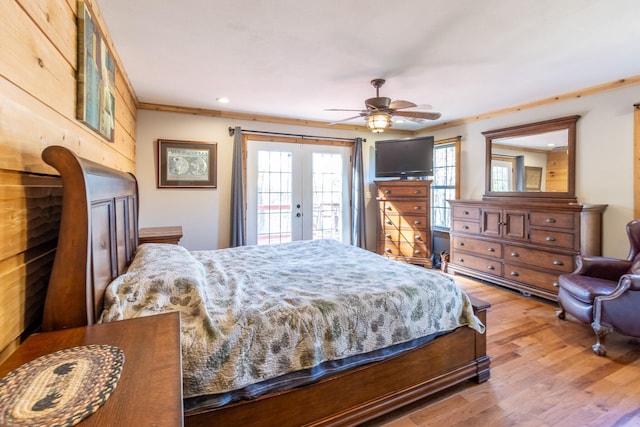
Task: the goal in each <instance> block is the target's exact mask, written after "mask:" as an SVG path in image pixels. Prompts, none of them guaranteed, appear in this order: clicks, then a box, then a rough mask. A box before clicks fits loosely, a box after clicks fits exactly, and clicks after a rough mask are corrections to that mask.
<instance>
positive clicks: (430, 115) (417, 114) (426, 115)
mask: <svg viewBox="0 0 640 427" xmlns="http://www.w3.org/2000/svg"><path fill="white" fill-rule="evenodd" d="M394 116H403V117H413V118H416V119H429V120H437V119H439V118H440V116H441V114H440V113H434V112H428V111H396V112H395V114H394Z"/></svg>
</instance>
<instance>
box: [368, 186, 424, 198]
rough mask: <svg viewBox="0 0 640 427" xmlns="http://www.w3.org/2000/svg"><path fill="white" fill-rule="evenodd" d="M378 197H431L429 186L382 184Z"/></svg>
mask: <svg viewBox="0 0 640 427" xmlns="http://www.w3.org/2000/svg"><path fill="white" fill-rule="evenodd" d="M378 197H380V198H383V199H386V198H389V197H426V198H428V197H429V187H427V186H424V187H416V186H402V185H394V186H389V185H381V186H379V187H378Z"/></svg>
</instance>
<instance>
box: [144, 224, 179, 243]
mask: <svg viewBox="0 0 640 427" xmlns="http://www.w3.org/2000/svg"><path fill="white" fill-rule="evenodd" d="M181 238H182V227H181V226H179V225H178V226H174V227H147V228H141V229H140V231H138V243H140V244H143V243H171V244H174V245H177V244H178V242H180V239H181Z"/></svg>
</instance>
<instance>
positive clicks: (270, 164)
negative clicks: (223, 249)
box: [257, 151, 292, 245]
mask: <svg viewBox="0 0 640 427" xmlns="http://www.w3.org/2000/svg"><path fill="white" fill-rule="evenodd" d="M257 160H258V165H257V166H258V182H257V191H258V203H257V214H258V223H257V231H258V242H257V243H258V244H259V245H269V244H274V243H284V242H290V241H291V171H292V169H291V161H292V155H291V153H290V152H286V151H258V153H257Z"/></svg>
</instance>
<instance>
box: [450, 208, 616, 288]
mask: <svg viewBox="0 0 640 427" xmlns="http://www.w3.org/2000/svg"><path fill="white" fill-rule="evenodd" d="M449 203H450V204H451V217H452V218H451V261H450V263H449V271H452V272H455V273H462V274H466V275H469V276H473V277H476V278H479V279H483V280H486V281H489V282H492V283H496V284H499V285H503V286H507V287H509V288H513V289H517V290H519V291H521V292H523V293H525V294H533V295H537V296H540V297H543V298H547V299H551V300H556V299H557V295H558V288H557V280H558V276H559V275H560V274H564V273H570V272H572V271H573V270H575V267H576V265H575V258H576V255H578V254H582V255H600V253H601V233H602V232H601V222H602V212H603V211H604V209H605V208H606V205H582V204H579V203H564V202H543V201H540V202H538V201H531V202H526V201H470V200H450V201H449Z"/></svg>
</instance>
